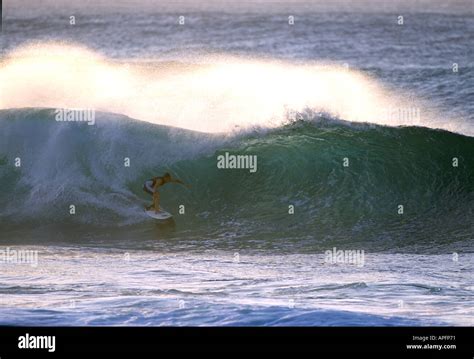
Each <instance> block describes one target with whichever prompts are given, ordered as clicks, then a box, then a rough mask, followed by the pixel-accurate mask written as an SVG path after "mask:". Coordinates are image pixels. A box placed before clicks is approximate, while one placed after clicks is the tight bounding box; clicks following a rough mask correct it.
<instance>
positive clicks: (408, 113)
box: [0, 43, 473, 135]
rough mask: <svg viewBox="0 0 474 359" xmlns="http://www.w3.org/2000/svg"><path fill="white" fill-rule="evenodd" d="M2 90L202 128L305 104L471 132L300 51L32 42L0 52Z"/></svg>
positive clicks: (255, 122) (30, 99) (265, 123)
mask: <svg viewBox="0 0 474 359" xmlns="http://www.w3.org/2000/svg"><path fill="white" fill-rule="evenodd" d="M0 92H1V93H2V96H1V97H0V109H8V108H22V107H48V108H92V109H95V110H98V111H104V112H114V113H120V114H124V115H127V116H130V117H132V118H136V119H140V120H143V121H148V122H151V123H155V124H163V125H167V126H175V127H181V128H186V129H192V130H197V131H202V132H210V133H217V132H232V131H235V130H242V129H248V128H255V127H264V128H274V127H278V126H281V125H283V124H285V123H287V122H288V120H289V119H294V118H295V117H297V114H298V113H300V112H304V111H306V110H311V111H316V112H322V113H327V114H329V115H330V116H331V117H334V118H340V119H343V120H345V121H350V122H371V123H376V124H383V125H390V126H398V125H417V126H425V127H431V128H442V129H446V130H449V131H452V132H459V133H463V134H467V135H472V134H473V129H472V126H471V125H470V124H469V123H466V122H461V121H459V120H457V119H456V118H452V119H450V118H447V117H443V116H442V115H440V114H436V113H435V111H433V110H431V109H430V107H429V106H428V105H427V104H424V103H423V102H422V101H419V100H416V99H414V98H412V97H408V96H403V94H399V93H397V92H396V91H394V90H389V89H387V88H385V87H384V86H383V85H382V84H381V83H379V82H378V81H377V80H376V79H374V78H372V77H370V76H368V75H366V74H364V73H362V72H360V71H357V70H353V69H347V68H345V67H343V66H337V65H332V64H329V63H326V64H321V63H320V64H318V63H311V62H308V61H306V62H305V63H301V62H300V63H296V62H294V63H293V62H283V61H276V60H270V59H267V60H265V59H258V58H251V57H245V58H244V57H232V56H228V55H213V56H208V57H202V58H197V59H195V61H194V62H193V63H186V64H185V63H178V62H160V61H159V60H153V59H150V60H147V59H143V60H142V61H137V60H121V61H114V60H111V59H107V58H106V57H104V56H101V55H100V54H98V53H95V52H93V51H91V50H88V49H87V48H85V47H82V46H78V45H70V44H60V43H36V44H30V45H26V46H23V47H20V48H17V49H16V50H14V51H11V52H9V53H8V54H7V55H6V56H5V58H4V59H3V60H2V62H1V65H0Z"/></svg>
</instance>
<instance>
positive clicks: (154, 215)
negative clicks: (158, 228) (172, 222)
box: [145, 207, 173, 220]
mask: <svg viewBox="0 0 474 359" xmlns="http://www.w3.org/2000/svg"><path fill="white" fill-rule="evenodd" d="M145 213H146V214H147V216H148V217H151V218H154V219H159V220H165V219H170V218H172V217H173V216H172V215H171V213H168V212H166V211H165V210H164V209H163V208H161V207H160V210H159V211H158V212H155V210H154V209H150V210H148V211H147V210H145Z"/></svg>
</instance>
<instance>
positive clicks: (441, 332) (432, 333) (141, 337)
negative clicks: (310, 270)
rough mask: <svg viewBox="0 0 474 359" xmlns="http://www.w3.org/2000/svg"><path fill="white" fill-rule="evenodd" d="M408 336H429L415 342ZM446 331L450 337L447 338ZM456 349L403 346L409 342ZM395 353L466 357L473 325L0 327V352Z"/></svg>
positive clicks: (472, 346) (473, 349) (472, 350)
mask: <svg viewBox="0 0 474 359" xmlns="http://www.w3.org/2000/svg"><path fill="white" fill-rule="evenodd" d="M26 333H28V334H29V335H30V336H50V335H54V336H55V352H53V353H50V352H48V351H47V349H19V348H18V343H19V337H20V336H24V335H25V334H26ZM414 337H426V338H431V339H430V340H427V341H426V342H420V341H419V339H414ZM448 337H450V338H451V339H447V338H448ZM428 343H429V344H440V345H445V344H448V345H452V344H455V345H456V349H441V350H438V349H407V345H410V344H421V345H424V344H428ZM178 352H179V353H199V352H214V353H226V352H230V353H246V352H254V353H255V352H259V353H263V352H274V353H275V352H278V353H345V354H350V353H367V354H380V353H398V354H401V355H403V357H406V356H409V357H416V358H420V357H429V358H433V357H434V358H457V357H463V358H472V357H473V356H474V328H473V327H294V328H291V327H271V328H270V327H263V328H256V327H202V328H196V327H192V328H190V327H0V357H1V358H2V359H4V358H13V357H20V356H21V357H30V356H31V357H38V356H40V357H52V356H62V355H64V354H73V353H75V354H97V353H157V354H159V353H178Z"/></svg>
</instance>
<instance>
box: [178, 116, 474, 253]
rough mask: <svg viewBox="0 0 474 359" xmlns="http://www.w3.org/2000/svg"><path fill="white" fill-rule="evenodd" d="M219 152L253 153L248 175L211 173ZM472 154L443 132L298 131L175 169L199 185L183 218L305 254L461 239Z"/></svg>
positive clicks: (471, 203) (467, 226)
mask: <svg viewBox="0 0 474 359" xmlns="http://www.w3.org/2000/svg"><path fill="white" fill-rule="evenodd" d="M225 152H228V153H231V154H236V155H237V154H240V155H242V154H244V155H245V154H246V155H256V156H257V159H258V170H257V172H255V173H250V172H249V171H248V170H242V169H240V170H239V169H225V170H223V169H217V167H216V158H217V156H218V155H221V154H225ZM473 154H474V140H473V139H472V138H469V137H464V136H460V135H455V134H451V133H447V132H441V131H435V130H430V129H425V128H383V127H370V126H358V127H353V126H347V125H343V124H339V125H338V124H329V125H322V126H321V124H319V125H314V124H308V123H303V124H293V125H291V126H288V127H286V128H283V129H280V130H277V131H275V132H273V133H268V134H266V135H265V136H263V137H261V136H254V137H249V138H244V139H243V140H242V142H241V143H239V144H238V145H236V146H229V147H228V148H224V149H219V150H218V151H216V154H215V155H213V156H210V157H208V158H201V159H199V160H195V161H184V162H182V163H180V164H176V167H175V168H176V171H177V172H180V173H193V176H196V178H198V179H199V180H197V181H196V184H197V187H198V188H196V190H195V191H193V196H192V201H191V206H190V207H191V208H190V210H191V211H193V212H194V211H196V212H198V213H199V212H201V215H202V217H204V214H206V213H208V214H207V215H206V216H205V217H206V221H208V223H209V227H208V229H209V230H212V228H220V229H221V230H226V234H227V235H230V236H237V237H240V236H242V237H245V238H247V239H249V240H257V239H258V238H276V237H279V238H290V239H291V238H294V239H295V240H299V241H305V242H307V243H306V244H307V245H308V246H309V247H308V248H312V245H313V244H314V246H316V247H317V246H320V245H323V244H324V245H327V244H337V243H341V242H343V243H347V242H350V243H366V242H370V243H372V245H373V247H374V249H375V248H378V247H382V248H386V247H388V246H391V245H395V244H397V245H401V244H406V245H408V244H416V243H417V242H419V241H422V242H424V243H427V242H429V243H431V244H432V245H433V246H436V245H442V244H443V243H446V242H453V241H468V240H469V239H470V236H471V235H472V233H473V219H472V218H473V210H474V195H473V190H474V181H473V179H474V177H473V171H474V161H473ZM456 165H457V167H456ZM174 200H178V199H177V198H176V197H175V198H174ZM291 205H292V206H294V214H292V215H291V214H289V211H290V207H289V206H291ZM400 206H403V208H402V207H400ZM193 224H194V225H198V223H197V221H196V222H195V223H193ZM400 242H402V243H400ZM279 245H282V246H286V245H290V246H291V245H292V244H291V240H290V241H289V242H288V241H285V242H283V243H280V244H279Z"/></svg>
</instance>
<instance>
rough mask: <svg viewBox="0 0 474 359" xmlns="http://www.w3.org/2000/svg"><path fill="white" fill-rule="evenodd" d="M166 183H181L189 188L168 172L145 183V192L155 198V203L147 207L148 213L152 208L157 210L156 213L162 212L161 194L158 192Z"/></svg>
mask: <svg viewBox="0 0 474 359" xmlns="http://www.w3.org/2000/svg"><path fill="white" fill-rule="evenodd" d="M166 183H179V184H182V185H184V186H186V187H189V186H188V185H186V184H185V183H184V182H183V181H181V180H179V179H177V178H173V177H171V175H170V174H169V173H168V172H167V173H165V174H164V175H163V176H161V177H153V178H152V179H149V180H148V181H145V183H144V185H143V190H144V191H145V192H146V193H148V194H151V195H152V196H153V203H152V204H151V205H150V206H148V207H145V209H146V210H147V211H148V210H150V209H152V208H153V209H154V210H155V213H158V212H159V211H160V193H159V192H158V187H161V186H163V185H165V184H166Z"/></svg>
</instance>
